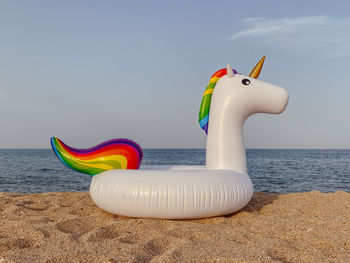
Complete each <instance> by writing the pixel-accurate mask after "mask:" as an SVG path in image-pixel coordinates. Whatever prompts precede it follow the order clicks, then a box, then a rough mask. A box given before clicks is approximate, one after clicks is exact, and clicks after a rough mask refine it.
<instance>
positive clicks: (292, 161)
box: [0, 149, 350, 193]
mask: <svg viewBox="0 0 350 263" xmlns="http://www.w3.org/2000/svg"><path fill="white" fill-rule="evenodd" d="M247 162H248V173H249V176H250V177H251V179H252V181H253V183H254V189H255V191H262V192H268V193H290V192H305V191H310V190H319V191H322V192H334V191H338V190H342V191H347V192H350V150H262V149H257V150H255V149H248V150H247ZM142 164H144V165H204V164H205V150H203V149H146V150H144V158H143V161H142ZM90 181H91V177H90V176H89V175H84V174H80V173H77V172H74V171H72V170H70V169H69V168H67V167H66V166H64V165H63V164H62V163H61V162H60V161H59V160H58V159H57V157H56V156H55V154H54V153H53V151H52V150H51V149H50V150H49V149H39V150H37V149H35V150H34V149H33V150H29V149H26V150H19V149H8V150H0V192H18V193H40V192H54V191H60V192H61V191H87V190H89V185H90Z"/></svg>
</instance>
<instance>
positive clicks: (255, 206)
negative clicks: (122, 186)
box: [0, 191, 350, 262]
mask: <svg viewBox="0 0 350 263" xmlns="http://www.w3.org/2000/svg"><path fill="white" fill-rule="evenodd" d="M0 225H1V227H0V261H1V260H2V261H1V262H31V261H35V262H189V261H191V260H193V261H194V262H213V261H216V262H328V261H332V262H349V258H350V193H347V192H343V191H337V192H333V193H321V192H318V191H311V192H304V193H290V194H267V193H261V192H256V193H254V196H253V198H252V200H251V201H250V202H249V204H248V205H247V206H246V207H245V208H244V209H242V210H240V211H238V212H236V213H233V214H230V215H226V216H219V217H213V218H206V219H196V220H193V219H192V220H162V219H134V218H127V217H121V216H116V215H112V214H109V213H107V212H104V211H102V210H100V209H99V208H98V207H97V206H95V204H94V203H93V202H92V200H91V198H90V195H89V193H88V192H49V193H37V194H18V193H0Z"/></svg>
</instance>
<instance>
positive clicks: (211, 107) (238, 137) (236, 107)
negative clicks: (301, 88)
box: [199, 56, 288, 172]
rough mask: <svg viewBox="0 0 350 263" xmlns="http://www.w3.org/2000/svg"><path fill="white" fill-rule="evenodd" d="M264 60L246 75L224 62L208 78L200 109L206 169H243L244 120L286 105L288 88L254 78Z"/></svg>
mask: <svg viewBox="0 0 350 263" xmlns="http://www.w3.org/2000/svg"><path fill="white" fill-rule="evenodd" d="M264 60H265V56H264V57H263V58H262V59H261V60H260V61H259V62H258V63H257V64H256V66H255V67H254V69H253V70H252V71H251V73H250V74H249V76H245V75H242V74H238V73H237V71H236V70H232V68H231V66H230V65H227V68H226V69H221V70H219V71H217V72H215V73H214V75H213V76H212V77H211V79H210V81H209V85H208V86H207V88H206V90H205V92H204V95H203V99H202V103H201V108H200V111H199V123H200V126H201V128H202V129H203V130H205V132H206V133H207V134H208V138H207V167H208V168H219V169H235V170H237V171H240V172H246V160H245V148H244V143H243V134H242V130H243V124H244V122H245V120H246V119H247V118H248V117H249V116H251V115H253V114H255V113H274V114H278V113H281V112H283V111H284V109H285V108H286V106H287V103H288V93H287V91H286V90H285V89H283V88H281V87H278V86H275V85H272V84H269V83H267V82H264V81H261V80H258V79H257V78H258V76H259V74H260V71H261V69H262V66H263V63H264ZM208 157H209V158H208Z"/></svg>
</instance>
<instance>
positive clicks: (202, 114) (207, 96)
mask: <svg viewBox="0 0 350 263" xmlns="http://www.w3.org/2000/svg"><path fill="white" fill-rule="evenodd" d="M232 71H233V73H235V74H237V71H236V70H234V69H233V70H232ZM225 75H227V69H226V68H223V69H220V70H218V71H216V72H215V73H214V74H213V76H211V78H210V80H209V84H208V86H207V88H206V89H205V92H204V94H203V98H202V102H201V106H200V108H199V125H200V126H201V128H202V129H203V130H204V131H205V133H206V134H208V125H209V110H210V102H211V96H212V94H213V91H214V88H215V85H216V83H217V82H218V80H219V79H220V78H221V77H222V76H225Z"/></svg>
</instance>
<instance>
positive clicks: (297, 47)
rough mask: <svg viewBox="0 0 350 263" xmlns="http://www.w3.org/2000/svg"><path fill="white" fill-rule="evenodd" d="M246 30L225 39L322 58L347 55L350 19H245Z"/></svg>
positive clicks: (322, 17) (308, 17) (310, 17)
mask: <svg viewBox="0 0 350 263" xmlns="http://www.w3.org/2000/svg"><path fill="white" fill-rule="evenodd" d="M241 22H242V23H243V24H244V25H245V29H243V30H241V31H239V32H237V33H235V34H234V35H232V36H230V37H228V38H226V40H237V39H250V40H254V42H255V43H258V44H263V45H266V46H269V47H272V48H279V49H281V50H283V51H287V52H293V53H295V54H301V55H302V54H307V53H316V54H318V55H322V56H325V57H339V56H343V55H349V54H350V17H345V18H331V17H328V16H307V17H295V18H279V19H270V18H264V17H260V18H246V19H243V20H241Z"/></svg>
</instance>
